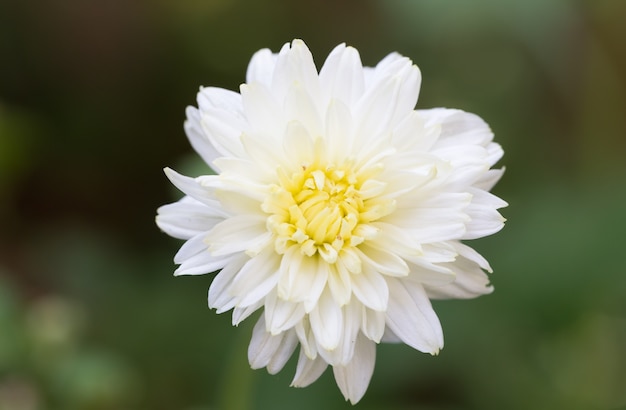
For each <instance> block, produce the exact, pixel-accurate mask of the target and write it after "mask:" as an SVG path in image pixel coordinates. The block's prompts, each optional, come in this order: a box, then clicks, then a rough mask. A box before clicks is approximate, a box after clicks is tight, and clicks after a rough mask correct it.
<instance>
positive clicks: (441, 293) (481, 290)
mask: <svg viewBox="0 0 626 410" xmlns="http://www.w3.org/2000/svg"><path fill="white" fill-rule="evenodd" d="M457 248H458V249H459V250H460V252H462V253H460V254H459V257H458V258H457V260H456V261H455V262H452V263H446V264H444V266H446V267H448V268H450V269H451V270H453V271H454V272H455V273H456V280H455V281H454V282H452V283H450V284H448V285H445V286H430V285H429V286H425V289H426V293H427V294H428V296H429V297H430V298H433V299H451V298H455V299H470V298H475V297H477V296H481V295H486V294H489V293H491V292H493V286H491V285H490V284H489V277H488V276H487V274H485V272H484V271H483V269H487V270H489V271H490V270H491V268H490V267H489V264H488V263H487V261H485V260H484V259H483V258H482V257H481V256H480V255H479V254H478V253H476V252H475V251H473V249H471V248H469V247H467V246H465V245H462V244H459V245H458V246H457Z"/></svg>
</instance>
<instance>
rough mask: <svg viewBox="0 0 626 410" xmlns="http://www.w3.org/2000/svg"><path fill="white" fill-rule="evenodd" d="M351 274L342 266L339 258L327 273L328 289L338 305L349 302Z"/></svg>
mask: <svg viewBox="0 0 626 410" xmlns="http://www.w3.org/2000/svg"><path fill="white" fill-rule="evenodd" d="M350 277H351V275H350V273H349V272H348V270H347V269H346V268H345V266H343V263H342V262H341V259H338V260H337V263H335V264H334V265H333V266H332V267H331V270H330V272H329V274H328V289H329V290H330V293H331V294H332V296H333V299H335V300H336V301H337V303H338V304H339V306H344V305H346V304H347V303H348V302H350V296H351V295H352V285H351V279H350Z"/></svg>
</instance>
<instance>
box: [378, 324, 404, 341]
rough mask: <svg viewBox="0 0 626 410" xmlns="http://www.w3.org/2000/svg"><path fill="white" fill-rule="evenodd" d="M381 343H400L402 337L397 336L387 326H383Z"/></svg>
mask: <svg viewBox="0 0 626 410" xmlns="http://www.w3.org/2000/svg"><path fill="white" fill-rule="evenodd" d="M381 342H382V343H402V339H400V338H399V337H398V335H396V334H395V333H393V332H392V331H391V329H389V327H385V333H384V334H383V337H382V339H381Z"/></svg>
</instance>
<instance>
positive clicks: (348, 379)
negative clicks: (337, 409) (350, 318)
mask: <svg viewBox="0 0 626 410" xmlns="http://www.w3.org/2000/svg"><path fill="white" fill-rule="evenodd" d="M375 363H376V344H375V343H374V342H372V341H370V340H368V339H367V338H366V337H364V336H363V335H361V334H359V337H358V338H357V340H356V347H355V351H354V357H353V358H352V361H350V363H348V364H346V365H345V366H333V373H334V375H335V381H336V382H337V386H339V389H340V390H341V393H343V396H344V397H345V399H346V400H350V403H352V404H356V403H357V402H358V401H359V400H361V398H363V396H364V395H365V392H366V390H367V386H368V385H369V383H370V380H371V378H372V374H373V373H374V364H375Z"/></svg>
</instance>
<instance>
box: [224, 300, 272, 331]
mask: <svg viewBox="0 0 626 410" xmlns="http://www.w3.org/2000/svg"><path fill="white" fill-rule="evenodd" d="M264 304H265V300H263V299H261V300H259V301H257V302H256V303H253V304H251V305H249V306H235V307H234V308H233V315H232V324H233V326H239V323H241V322H243V321H244V320H246V319H247V318H249V317H250V315H252V314H253V313H254V312H256V311H257V310H259V309H260V308H261V307H263V305H264Z"/></svg>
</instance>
